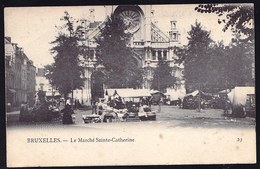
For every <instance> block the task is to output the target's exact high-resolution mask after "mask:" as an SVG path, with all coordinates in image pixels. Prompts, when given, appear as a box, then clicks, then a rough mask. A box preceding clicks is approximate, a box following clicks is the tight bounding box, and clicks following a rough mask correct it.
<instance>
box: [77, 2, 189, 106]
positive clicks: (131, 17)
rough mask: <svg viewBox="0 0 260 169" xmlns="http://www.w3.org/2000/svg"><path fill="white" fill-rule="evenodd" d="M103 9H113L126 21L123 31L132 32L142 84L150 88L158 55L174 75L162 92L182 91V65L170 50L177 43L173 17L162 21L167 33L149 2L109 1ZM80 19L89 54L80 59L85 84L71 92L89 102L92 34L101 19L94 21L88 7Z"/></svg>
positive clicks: (93, 59) (97, 30) (93, 56)
mask: <svg viewBox="0 0 260 169" xmlns="http://www.w3.org/2000/svg"><path fill="white" fill-rule="evenodd" d="M104 10H106V15H107V16H110V15H111V14H112V13H114V14H115V15H118V16H120V17H121V18H122V19H123V20H124V22H125V23H126V24H128V27H127V30H126V32H128V33H130V34H131V35H132V37H131V40H130V46H131V48H132V49H133V51H134V54H135V56H134V57H135V59H136V60H137V63H138V65H139V67H141V68H142V69H143V70H144V72H145V75H144V76H143V82H144V83H143V86H142V87H143V88H144V89H150V87H151V83H152V79H153V74H154V70H155V68H156V67H157V64H158V61H159V58H162V59H164V60H166V61H168V62H169V65H170V67H171V68H172V74H173V75H174V76H175V77H176V78H177V83H176V84H175V85H173V86H174V87H172V88H168V89H167V91H165V92H166V93H168V94H173V95H177V96H181V95H185V93H186V91H185V81H184V80H183V70H184V66H183V65H182V64H181V65H179V64H176V63H175V61H174V59H175V58H176V57H177V56H176V54H175V53H174V47H175V46H180V45H181V44H180V41H179V40H180V33H179V31H178V29H177V21H176V20H174V18H173V20H172V21H171V22H170V23H165V24H169V25H170V27H171V28H170V30H167V32H168V33H165V32H163V31H162V30H161V29H160V28H159V27H158V26H157V24H156V21H155V18H154V13H155V11H154V10H153V9H152V5H131V6H125V5H124V6H120V5H119V6H118V5H113V6H105V7H104ZM81 23H82V26H83V27H84V28H85V30H84V32H85V38H86V45H87V47H88V48H89V50H90V53H91V55H90V57H89V58H87V59H82V64H83V65H84V67H85V73H84V78H85V79H86V80H85V85H84V88H83V89H81V90H76V91H74V96H75V98H79V99H80V100H84V102H85V101H86V102H89V101H90V98H91V75H92V73H93V72H94V70H95V63H96V50H95V49H96V47H97V44H96V42H95V38H97V37H98V36H99V35H100V29H102V28H103V27H104V26H105V21H95V10H94V9H90V15H89V18H88V19H82V20H81ZM177 98H178V97H177Z"/></svg>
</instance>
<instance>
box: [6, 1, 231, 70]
mask: <svg viewBox="0 0 260 169" xmlns="http://www.w3.org/2000/svg"><path fill="white" fill-rule="evenodd" d="M195 6H196V5H187V4H185V5H152V9H154V11H155V14H154V15H155V20H156V21H157V22H158V23H157V25H158V27H159V28H161V30H162V31H163V32H165V33H166V32H167V31H169V29H170V21H171V20H173V19H174V20H176V21H177V28H178V30H179V31H180V33H181V40H180V42H181V44H182V45H185V44H187V42H188V41H187V36H188V35H187V32H188V31H189V30H190V29H191V24H194V23H195V21H196V20H197V21H198V22H201V24H202V26H203V28H204V29H206V30H208V31H211V38H212V39H213V40H214V41H221V40H223V41H224V44H226V45H228V43H229V42H230V40H231V38H232V33H231V31H226V32H223V31H222V28H223V25H219V24H218V23H217V20H218V17H217V15H215V14H202V13H198V12H196V11H195V10H194V8H195ZM91 8H94V9H95V20H96V21H103V20H104V19H105V17H106V14H105V8H104V6H74V7H68V6H67V7H16V8H13V7H12V8H5V10H4V12H5V13H4V16H5V18H4V19H5V21H4V24H5V30H4V31H5V36H9V37H11V38H12V42H13V43H17V44H18V46H19V47H22V48H23V49H24V52H25V53H26V55H27V56H28V57H29V58H30V59H31V60H33V62H34V65H35V66H36V67H43V66H44V65H46V64H50V63H52V62H53V56H52V55H51V54H50V49H51V47H52V45H51V44H50V42H51V41H53V40H55V36H56V35H57V29H56V28H55V25H60V24H61V23H62V22H61V21H60V18H61V17H62V16H64V11H68V12H69V14H70V15H71V16H72V17H73V18H75V19H80V18H88V17H89V9H91Z"/></svg>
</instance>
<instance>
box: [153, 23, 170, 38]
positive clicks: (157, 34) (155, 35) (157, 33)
mask: <svg viewBox="0 0 260 169" xmlns="http://www.w3.org/2000/svg"><path fill="white" fill-rule="evenodd" d="M151 39H152V42H169V40H170V38H169V37H168V36H167V35H165V34H164V33H163V32H162V31H161V29H160V28H158V27H157V26H156V25H155V24H154V23H153V22H152V23H151Z"/></svg>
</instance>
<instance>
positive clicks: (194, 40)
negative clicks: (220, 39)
mask: <svg viewBox="0 0 260 169" xmlns="http://www.w3.org/2000/svg"><path fill="white" fill-rule="evenodd" d="M187 38H188V40H189V42H188V45H187V47H186V49H185V55H184V56H185V57H186V58H182V60H183V61H184V67H185V69H184V78H185V79H186V84H187V86H190V87H191V88H198V84H199V83H202V84H203V85H204V87H206V85H207V82H208V76H207V72H206V71H205V70H206V67H207V65H208V58H209V49H210V45H211V43H212V42H213V41H212V39H211V38H210V32H209V31H207V30H204V29H203V28H202V25H201V24H200V23H199V22H197V21H196V22H195V24H194V25H191V30H190V31H189V32H188V37H187ZM201 87H203V86H201ZM187 90H188V91H189V89H188V88H187Z"/></svg>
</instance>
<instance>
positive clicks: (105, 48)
mask: <svg viewBox="0 0 260 169" xmlns="http://www.w3.org/2000/svg"><path fill="white" fill-rule="evenodd" d="M130 37H131V34H126V33H125V24H124V22H123V21H122V19H121V18H120V17H117V16H115V15H114V14H112V15H111V16H110V17H108V18H107V19H106V22H105V27H104V28H103V29H102V30H101V34H100V36H99V37H98V38H97V39H96V42H97V44H98V46H97V51H98V52H97V60H98V64H101V65H103V66H104V70H105V80H104V82H105V84H106V86H108V87H110V88H125V87H133V88H138V87H140V86H141V84H142V71H141V69H140V68H139V67H138V65H137V60H136V59H135V58H134V53H133V51H132V50H131V49H130V47H128V43H129V39H130Z"/></svg>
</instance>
